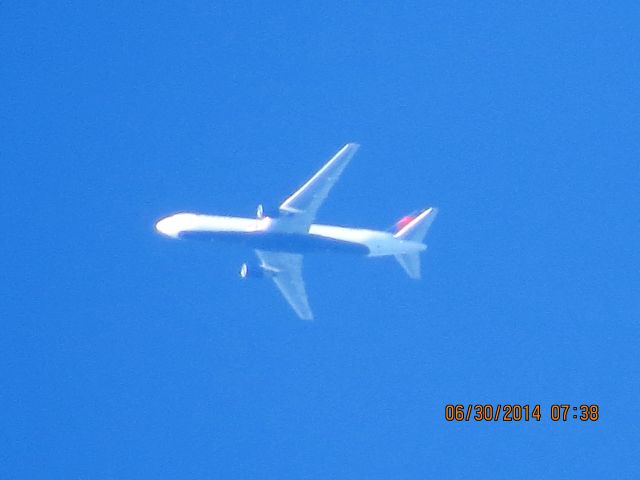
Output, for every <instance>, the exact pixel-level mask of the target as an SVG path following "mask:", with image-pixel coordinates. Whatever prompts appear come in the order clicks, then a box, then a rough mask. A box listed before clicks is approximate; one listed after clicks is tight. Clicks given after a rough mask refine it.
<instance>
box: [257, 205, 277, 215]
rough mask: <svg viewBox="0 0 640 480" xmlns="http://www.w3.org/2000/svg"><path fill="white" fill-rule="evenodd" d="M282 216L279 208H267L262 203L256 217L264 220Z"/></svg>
mask: <svg viewBox="0 0 640 480" xmlns="http://www.w3.org/2000/svg"><path fill="white" fill-rule="evenodd" d="M279 216H280V210H279V209H278V208H272V207H270V206H267V207H265V206H264V205H263V204H262V203H261V204H260V205H258V209H257V210H256V217H258V218H259V219H263V218H266V217H268V218H278V217H279Z"/></svg>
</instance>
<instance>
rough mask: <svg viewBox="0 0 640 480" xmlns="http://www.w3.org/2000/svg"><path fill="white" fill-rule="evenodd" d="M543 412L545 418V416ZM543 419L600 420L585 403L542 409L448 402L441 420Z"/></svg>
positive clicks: (597, 412) (597, 410) (597, 409)
mask: <svg viewBox="0 0 640 480" xmlns="http://www.w3.org/2000/svg"><path fill="white" fill-rule="evenodd" d="M546 412H548V416H545V413H546ZM543 418H549V419H550V420H551V421H552V422H567V421H572V420H576V421H582V422H596V421H598V420H599V419H600V407H599V405H596V404H586V403H583V404H580V405H571V404H568V403H554V404H552V405H551V406H550V407H549V408H548V409H543V408H542V407H541V406H540V404H535V405H530V404H518V403H507V404H501V403H498V404H490V403H486V404H473V403H469V404H466V405H463V404H461V403H458V404H452V403H449V404H447V405H445V407H444V419H445V420H446V421H447V422H471V421H474V422H521V421H523V422H531V421H534V422H539V421H540V420H542V419H543Z"/></svg>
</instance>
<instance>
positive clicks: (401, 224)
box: [396, 215, 416, 232]
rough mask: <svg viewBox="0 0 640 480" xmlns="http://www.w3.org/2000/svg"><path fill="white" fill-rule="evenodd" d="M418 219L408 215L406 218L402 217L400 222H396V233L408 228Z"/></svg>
mask: <svg viewBox="0 0 640 480" xmlns="http://www.w3.org/2000/svg"><path fill="white" fill-rule="evenodd" d="M414 218H416V217H414V216H411V215H406V216H404V217H402V218H401V219H400V220H398V221H397V222H396V232H399V231H400V230H402V229H403V228H404V227H406V226H407V225H408V224H409V223H411V221H412V220H413V219H414Z"/></svg>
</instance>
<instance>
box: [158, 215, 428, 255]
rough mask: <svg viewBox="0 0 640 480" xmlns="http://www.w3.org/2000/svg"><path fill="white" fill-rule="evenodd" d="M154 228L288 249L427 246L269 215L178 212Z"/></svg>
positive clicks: (391, 251) (393, 251)
mask: <svg viewBox="0 0 640 480" xmlns="http://www.w3.org/2000/svg"><path fill="white" fill-rule="evenodd" d="M156 229H157V230H158V231H159V232H160V233H162V234H164V235H166V236H169V237H172V238H181V239H194V240H222V241H225V240H226V241H232V242H236V243H242V244H246V245H247V246H249V247H251V248H256V249H261V250H268V251H278V252H291V253H307V252H316V251H333V252H343V253H351V254H359V255H367V256H371V257H377V256H385V255H402V254H406V253H414V252H421V251H422V250H425V249H426V246H425V245H424V244H423V243H421V242H414V241H408V240H402V239H400V238H397V237H395V236H394V235H393V234H392V233H390V232H384V231H380V230H368V229H364V228H348V227H339V226H334V225H319V224H312V225H311V226H310V228H309V230H308V231H306V232H299V231H295V230H293V231H292V230H290V229H289V228H288V227H287V222H286V219H281V218H270V217H263V218H242V217H227V216H218V215H202V214H196V213H177V214H175V215H171V216H169V217H166V218H163V219H162V220H160V221H159V222H158V223H157V224H156Z"/></svg>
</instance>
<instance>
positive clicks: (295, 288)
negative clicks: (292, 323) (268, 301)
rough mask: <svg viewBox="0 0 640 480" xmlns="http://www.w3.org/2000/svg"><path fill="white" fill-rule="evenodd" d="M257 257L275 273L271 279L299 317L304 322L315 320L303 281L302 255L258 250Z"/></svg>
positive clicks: (266, 267)
mask: <svg viewBox="0 0 640 480" xmlns="http://www.w3.org/2000/svg"><path fill="white" fill-rule="evenodd" d="M256 255H257V256H258V258H259V259H260V262H262V266H263V267H265V269H266V270H267V271H271V272H273V275H272V276H271V278H272V279H273V281H274V282H275V284H276V286H277V287H278V289H279V290H280V292H281V293H282V295H284V298H285V299H286V300H287V302H289V305H291V308H293V309H294V310H295V312H296V313H297V314H298V316H299V317H300V318H301V319H303V320H313V313H311V308H310V307H309V302H308V301H307V292H306V291H305V289H304V280H303V279H302V255H300V254H297V253H281V252H266V251H264V250H256Z"/></svg>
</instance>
